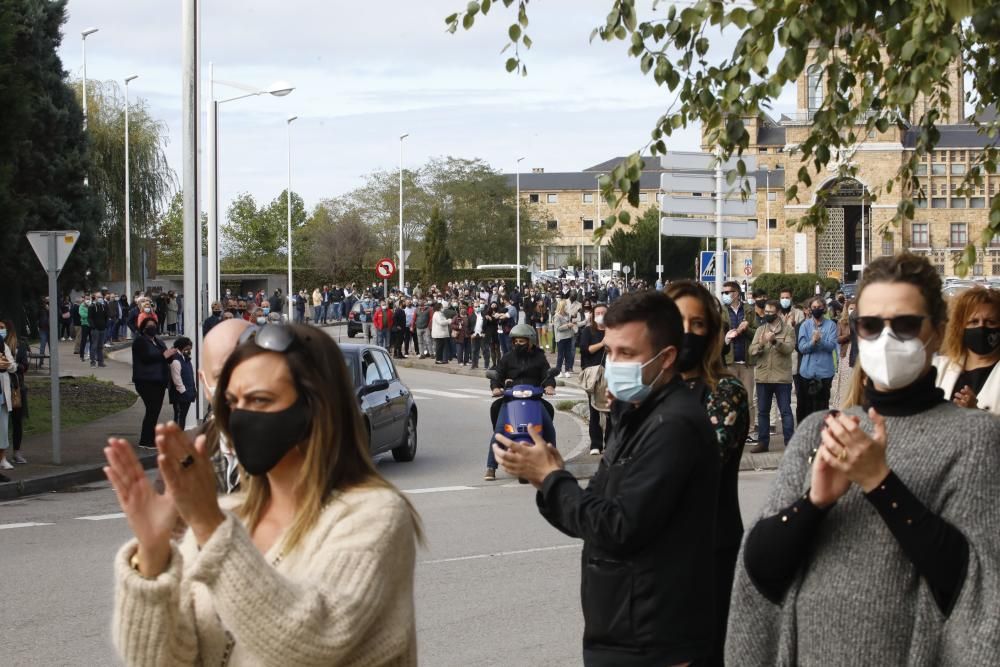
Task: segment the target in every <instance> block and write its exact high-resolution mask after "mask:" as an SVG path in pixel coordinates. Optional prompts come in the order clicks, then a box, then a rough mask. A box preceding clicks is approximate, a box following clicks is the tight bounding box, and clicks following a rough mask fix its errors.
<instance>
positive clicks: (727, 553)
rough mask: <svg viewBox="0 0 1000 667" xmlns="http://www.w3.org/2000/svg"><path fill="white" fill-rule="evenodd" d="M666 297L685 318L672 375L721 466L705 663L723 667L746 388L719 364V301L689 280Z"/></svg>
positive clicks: (739, 523)
mask: <svg viewBox="0 0 1000 667" xmlns="http://www.w3.org/2000/svg"><path fill="white" fill-rule="evenodd" d="M666 294H667V296H669V297H670V298H672V299H674V301H675V303H676V304H677V309H678V310H679V311H680V313H681V316H682V317H683V318H684V342H683V344H682V345H681V350H680V352H679V353H678V355H677V370H678V371H679V372H680V373H681V377H682V378H683V380H684V382H685V383H686V384H687V385H688V387H689V388H690V389H691V390H692V391H693V392H694V393H695V395H696V396H698V397H699V399H700V401H701V404H702V406H703V407H704V410H705V412H706V413H707V414H708V418H709V421H710V422H711V424H712V428H713V430H714V431H715V438H716V442H715V444H716V446H717V448H718V452H719V460H720V461H721V462H722V468H721V470H720V474H719V495H718V512H717V518H716V523H715V527H716V530H715V558H714V563H715V637H714V640H713V644H712V647H713V648H712V657H711V658H710V659H709V660H708V661H707V662H706V664H722V649H723V645H724V643H725V636H726V619H727V616H728V611H729V592H730V591H731V590H732V587H733V573H734V572H735V570H736V555H737V553H738V552H739V549H740V542H741V541H742V540H743V517H742V515H741V513H740V499H739V493H738V485H739V472H740V461H741V459H742V458H743V445H744V443H745V442H746V439H747V433H749V431H750V407H749V404H748V398H747V390H746V388H745V387H744V386H743V385H742V384H741V383H740V381H739V380H737V379H736V378H735V377H734V376H733V375H732V374H731V373H730V372H729V371H728V369H727V368H726V367H725V366H724V365H723V363H722V344H723V341H722V337H723V320H722V316H721V315H722V314H721V313H720V312H719V310H718V307H717V303H718V302H717V301H716V300H715V298H714V297H713V296H712V295H711V294H710V293H709V291H708V290H707V289H705V287H703V286H702V285H701V284H700V283H697V282H694V281H692V280H682V281H677V282H674V283H671V284H670V285H669V286H667V289H666ZM758 331H759V329H758Z"/></svg>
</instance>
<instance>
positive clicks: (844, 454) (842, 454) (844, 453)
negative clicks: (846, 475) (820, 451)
mask: <svg viewBox="0 0 1000 667" xmlns="http://www.w3.org/2000/svg"><path fill="white" fill-rule="evenodd" d="M838 458H839V459H840V460H841V461H846V460H847V450H846V449H844V448H843V447H841V448H840V456H839V457H838Z"/></svg>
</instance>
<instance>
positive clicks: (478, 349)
mask: <svg viewBox="0 0 1000 667" xmlns="http://www.w3.org/2000/svg"><path fill="white" fill-rule="evenodd" d="M484 324H485V321H484V318H483V304H482V302H479V301H477V302H476V305H475V306H474V307H473V308H472V312H470V313H469V316H468V319H467V331H468V332H469V345H470V346H471V348H472V350H471V354H470V359H471V363H472V366H471V368H472V370H477V369H478V368H479V358H480V357H483V365H484V367H485V368H489V367H490V360H489V356H488V354H489V353H488V352H487V350H486V347H485V346H484V345H483V341H484V340H485V335H484V333H483V326H484Z"/></svg>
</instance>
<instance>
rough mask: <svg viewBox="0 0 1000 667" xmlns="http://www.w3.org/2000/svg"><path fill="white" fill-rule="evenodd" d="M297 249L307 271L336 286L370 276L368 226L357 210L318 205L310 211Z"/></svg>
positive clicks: (372, 262)
mask: <svg viewBox="0 0 1000 667" xmlns="http://www.w3.org/2000/svg"><path fill="white" fill-rule="evenodd" d="M300 245H301V246H302V248H304V252H303V255H304V256H305V257H307V258H308V262H309V264H308V266H309V267H310V268H312V269H314V270H315V271H317V272H318V273H319V275H322V276H328V277H329V278H332V279H333V280H335V281H339V282H343V281H347V280H350V279H354V278H357V277H358V276H361V275H367V274H370V273H371V268H372V267H373V266H374V265H375V262H376V261H377V258H376V257H375V248H376V241H375V233H374V231H373V230H372V228H371V226H370V225H368V224H367V223H366V222H365V221H364V219H363V217H362V214H361V212H360V211H359V210H358V209H355V208H351V207H348V206H344V205H343V204H342V203H339V202H337V201H325V202H322V203H321V204H319V205H318V206H317V207H316V208H315V209H314V210H313V213H312V215H311V216H310V217H309V220H308V221H307V222H306V224H305V225H304V227H303V228H302V241H301V242H300ZM300 256H302V255H299V254H297V255H296V257H300Z"/></svg>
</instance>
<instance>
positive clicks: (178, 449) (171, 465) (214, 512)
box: [156, 422, 225, 545]
mask: <svg viewBox="0 0 1000 667" xmlns="http://www.w3.org/2000/svg"><path fill="white" fill-rule="evenodd" d="M205 442H206V441H205V436H203V435H200V436H198V438H197V439H196V440H195V442H194V445H193V446H192V444H191V442H190V440H189V439H188V437H187V434H185V433H184V431H182V430H181V428H180V426H178V425H177V424H175V423H174V422H169V423H167V424H160V425H159V426H157V427H156V448H157V449H159V450H160V455H159V456H158V457H157V463H158V464H159V466H160V474H161V475H162V476H163V481H164V483H165V484H166V485H167V491H168V492H169V493H170V495H171V496H172V497H173V498H174V503H175V504H176V506H177V511H178V512H179V513H180V515H181V518H182V519H184V522H185V523H187V525H189V526H190V527H191V530H192V532H193V533H194V536H195V539H196V540H197V541H198V544H199V545H202V544H205V542H207V541H208V539H209V538H210V537H211V536H212V533H214V532H215V529H216V528H218V527H219V524H221V523H222V522H223V521H224V520H225V516H224V515H223V514H222V510H221V509H220V508H219V501H218V496H217V495H216V481H215V471H214V470H213V468H212V462H211V460H210V458H209V455H208V452H207V451H206V444H205Z"/></svg>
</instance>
